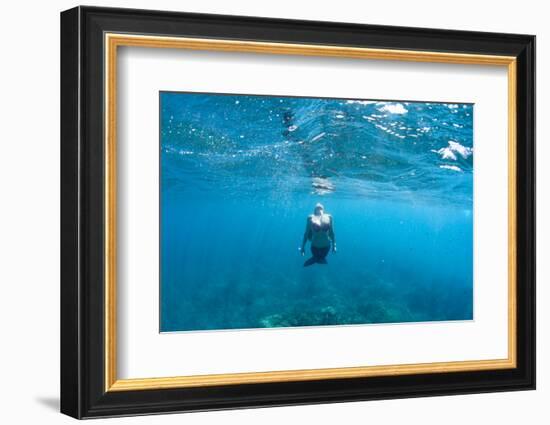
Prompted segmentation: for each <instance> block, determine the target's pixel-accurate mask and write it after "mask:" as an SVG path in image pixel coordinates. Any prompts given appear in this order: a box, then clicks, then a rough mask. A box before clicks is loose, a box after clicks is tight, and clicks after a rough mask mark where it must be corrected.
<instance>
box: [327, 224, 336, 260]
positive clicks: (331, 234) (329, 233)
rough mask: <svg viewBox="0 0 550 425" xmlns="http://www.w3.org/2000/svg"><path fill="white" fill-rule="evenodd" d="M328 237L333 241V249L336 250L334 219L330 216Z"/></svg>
mask: <svg viewBox="0 0 550 425" xmlns="http://www.w3.org/2000/svg"><path fill="white" fill-rule="evenodd" d="M328 237H329V238H330V240H331V241H332V251H333V252H336V236H335V235H334V219H333V218H332V216H330V227H329V229H328Z"/></svg>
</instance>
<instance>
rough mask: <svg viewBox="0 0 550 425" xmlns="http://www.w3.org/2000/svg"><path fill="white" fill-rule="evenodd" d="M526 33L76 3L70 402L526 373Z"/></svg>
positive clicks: (70, 165) (69, 55)
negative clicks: (411, 26) (303, 19)
mask: <svg viewBox="0 0 550 425" xmlns="http://www.w3.org/2000/svg"><path fill="white" fill-rule="evenodd" d="M534 70H535V37H534V36H531V35H519V34H495V33H480V32H466V31H451V30H440V29H420V28H404V27H390V26H370V25H358V24H347V23H346V24H344V23H332V22H313V21H295V20H282V19H265V18H252V17H239V16H221V15H202V14H188V13H176V12H161V11H144V10H129V9H109V8H95V7H77V8H74V9H71V10H68V11H65V12H63V13H62V14H61V104H62V106H61V115H62V123H61V168H62V169H61V195H62V205H61V213H62V217H61V222H62V230H61V249H62V252H61V254H62V276H61V411H62V412H63V413H65V414H68V415H70V416H73V417H76V418H91V417H104V416H121V415H137V414H148V413H163V412H177V411H181V412H185V411H198V410H214V409H229V408H240V407H253V406H254V407H258V406H275V405H293V404H307V403H325V402H338V401H352V400H369V399H383V398H398V397H415V396H430V395H448V394H463V393H479V392H489V391H510V390H524V389H534V388H535V217H534V215H535V182H534V178H535V134H534V128H535V127H534V122H535V107H534V105H535V75H534V73H535V72H534Z"/></svg>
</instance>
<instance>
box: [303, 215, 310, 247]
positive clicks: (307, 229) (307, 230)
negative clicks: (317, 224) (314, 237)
mask: <svg viewBox="0 0 550 425" xmlns="http://www.w3.org/2000/svg"><path fill="white" fill-rule="evenodd" d="M310 232H311V219H310V218H309V217H308V218H307V220H306V230H305V231H304V238H303V239H302V253H303V252H304V250H305V248H306V242H307V241H308V239H309V234H310Z"/></svg>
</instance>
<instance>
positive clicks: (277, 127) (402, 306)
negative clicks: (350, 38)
mask: <svg viewBox="0 0 550 425" xmlns="http://www.w3.org/2000/svg"><path fill="white" fill-rule="evenodd" d="M159 96H160V99H159V101H160V102H159V103H160V105H159V106H160V125H159V127H160V129H159V131H160V164H159V166H160V171H159V173H160V205H159V211H160V253H159V255H160V282H159V285H160V288H159V289H160V306H159V308H160V332H176V331H206V330H227V329H256V328H280V327H302V326H335V325H339V326H342V325H370V324H398V323H411V322H433V321H458V320H460V321H463V320H473V160H474V150H473V148H474V147H473V114H474V105H473V104H470V103H441V102H419V101H410V100H371V99H338V98H314V97H288V96H275V95H269V96H267V95H249V94H219V93H192V92H160V93H159Z"/></svg>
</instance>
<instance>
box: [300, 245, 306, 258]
mask: <svg viewBox="0 0 550 425" xmlns="http://www.w3.org/2000/svg"><path fill="white" fill-rule="evenodd" d="M298 251H300V254H302V257H303V256H304V255H306V250H305V249H304V247H303V246H302V247H300V248H298Z"/></svg>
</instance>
